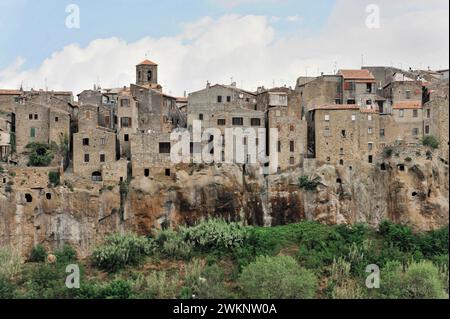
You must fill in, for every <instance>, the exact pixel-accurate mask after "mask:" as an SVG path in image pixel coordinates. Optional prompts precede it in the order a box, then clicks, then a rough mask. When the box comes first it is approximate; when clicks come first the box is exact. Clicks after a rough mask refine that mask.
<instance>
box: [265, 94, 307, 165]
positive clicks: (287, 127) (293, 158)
mask: <svg viewBox="0 0 450 319" xmlns="http://www.w3.org/2000/svg"><path fill="white" fill-rule="evenodd" d="M257 102H258V105H259V107H258V108H260V109H264V110H266V128H267V131H266V132H267V134H268V135H267V145H266V148H267V149H268V150H270V148H269V145H270V143H271V140H270V134H269V129H270V128H276V129H277V130H278V141H276V143H277V147H276V148H277V152H278V154H277V156H278V169H279V171H283V170H286V169H288V168H295V167H302V166H303V159H304V158H305V157H306V155H307V149H306V146H307V139H306V137H307V134H306V133H307V124H306V121H305V120H304V119H303V118H302V110H301V95H300V94H299V93H298V92H297V91H294V90H292V89H289V88H285V87H283V88H274V89H269V90H265V91H262V92H259V93H258V96H257ZM268 153H269V155H270V152H268Z"/></svg>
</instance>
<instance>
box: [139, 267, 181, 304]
mask: <svg viewBox="0 0 450 319" xmlns="http://www.w3.org/2000/svg"><path fill="white" fill-rule="evenodd" d="M179 281H180V279H179V276H178V275H177V274H173V275H172V276H170V275H169V274H168V273H167V272H165V271H154V272H151V273H150V274H148V275H146V276H144V275H140V276H138V278H137V279H136V281H135V283H134V287H133V290H134V291H135V295H136V296H137V297H138V298H144V299H176V298H177V297H178V296H179V291H180V289H179Z"/></svg>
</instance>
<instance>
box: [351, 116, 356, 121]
mask: <svg viewBox="0 0 450 319" xmlns="http://www.w3.org/2000/svg"><path fill="white" fill-rule="evenodd" d="M355 121H356V114H352V122H355Z"/></svg>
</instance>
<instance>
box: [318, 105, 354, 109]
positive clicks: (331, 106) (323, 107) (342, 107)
mask: <svg viewBox="0 0 450 319" xmlns="http://www.w3.org/2000/svg"><path fill="white" fill-rule="evenodd" d="M313 110H359V107H358V105H356V104H327V105H320V106H317V107H315V108H314V109H313Z"/></svg>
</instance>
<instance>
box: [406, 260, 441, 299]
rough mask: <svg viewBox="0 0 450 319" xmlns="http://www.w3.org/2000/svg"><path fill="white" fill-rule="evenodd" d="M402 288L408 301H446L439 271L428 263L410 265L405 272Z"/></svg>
mask: <svg viewBox="0 0 450 319" xmlns="http://www.w3.org/2000/svg"><path fill="white" fill-rule="evenodd" d="M404 287H405V290H406V291H405V292H406V296H407V298H409V299H446V298H448V296H447V294H446V293H445V291H444V285H443V282H442V280H441V278H440V275H439V269H438V268H437V267H436V266H435V265H433V263H431V262H429V261H422V262H420V263H412V264H411V265H410V266H409V267H408V269H407V270H406V272H405V276H404Z"/></svg>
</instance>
